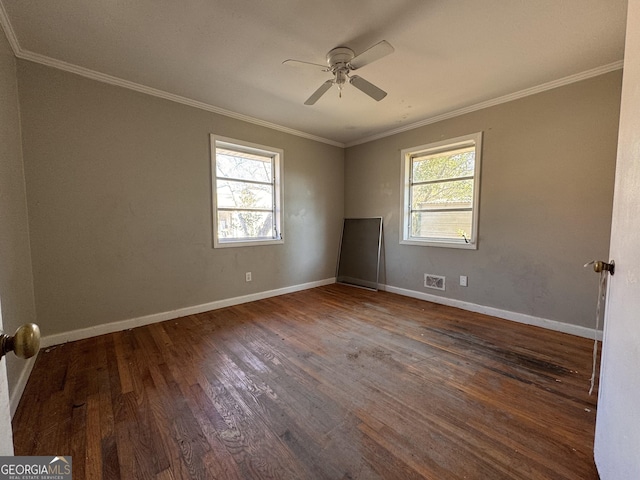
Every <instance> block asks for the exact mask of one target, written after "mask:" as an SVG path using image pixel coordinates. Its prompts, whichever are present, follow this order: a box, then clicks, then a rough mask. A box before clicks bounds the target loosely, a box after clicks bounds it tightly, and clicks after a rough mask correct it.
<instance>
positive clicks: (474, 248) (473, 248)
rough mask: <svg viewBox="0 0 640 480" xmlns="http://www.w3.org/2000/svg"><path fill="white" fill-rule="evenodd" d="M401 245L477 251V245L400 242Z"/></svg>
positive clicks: (427, 241) (440, 242)
mask: <svg viewBox="0 0 640 480" xmlns="http://www.w3.org/2000/svg"><path fill="white" fill-rule="evenodd" d="M400 245H417V246H419V247H441V248H460V249H463V250H477V249H478V244H477V243H475V242H474V243H465V242H447V241H437V240H400Z"/></svg>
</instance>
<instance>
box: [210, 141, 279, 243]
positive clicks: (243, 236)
mask: <svg viewBox="0 0 640 480" xmlns="http://www.w3.org/2000/svg"><path fill="white" fill-rule="evenodd" d="M211 138H212V142H211V143H212V144H211V150H212V157H213V158H212V172H213V187H214V195H213V204H214V246H215V247H224V246H239V245H253V244H255V243H263V244H264V243H282V218H281V204H282V201H281V188H280V177H281V167H282V150H280V149H275V148H271V147H264V146H261V145H253V144H249V143H246V142H240V141H238V140H232V139H225V138H223V137H218V136H215V135H212V136H211Z"/></svg>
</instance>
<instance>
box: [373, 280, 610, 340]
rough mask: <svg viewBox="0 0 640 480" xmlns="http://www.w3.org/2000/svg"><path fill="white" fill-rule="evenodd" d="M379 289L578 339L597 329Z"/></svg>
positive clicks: (591, 335) (599, 334)
mask: <svg viewBox="0 0 640 480" xmlns="http://www.w3.org/2000/svg"><path fill="white" fill-rule="evenodd" d="M378 288H379V289H380V290H384V291H387V292H391V293H397V294H398V295H404V296H405V297H412V298H417V299H420V300H426V301H428V302H433V303H439V304H441V305H448V306H450V307H456V308H461V309H462V310H468V311H470V312H476V313H482V314H485V315H491V316H493V317H498V318H503V319H505V320H511V321H514V322H518V323H525V324H527V325H534V326H536V327H542V328H547V329H549V330H555V331H557V332H562V333H569V334H571V335H577V336H578V337H584V338H594V334H595V329H593V328H587V327H581V326H579V325H572V324H570V323H563V322H558V321H556V320H549V319H547V318H540V317H534V316H533V315H527V314H524V313H518V312H511V311H509V310H502V309H500V308H495V307H486V306H484V305H478V304H476V303H471V302H465V301H462V300H456V299H454V298H447V297H441V296H439V295H433V294H430V293H424V292H418V291H415V290H407V289H405V288H398V287H393V286H391V285H380V286H379V287H378ZM597 338H598V340H600V341H602V330H598V332H597Z"/></svg>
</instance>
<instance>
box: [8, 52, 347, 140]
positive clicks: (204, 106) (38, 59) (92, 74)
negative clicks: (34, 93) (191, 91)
mask: <svg viewBox="0 0 640 480" xmlns="http://www.w3.org/2000/svg"><path fill="white" fill-rule="evenodd" d="M16 57H18V58H20V59H22V60H28V61H30V62H34V63H39V64H41V65H46V66H48V67H53V68H57V69H59V70H64V71H66V72H70V73H75V74H76V75H80V76H82V77H86V78H90V79H92V80H96V81H98V82H103V83H108V84H109V85H115V86H117V87H123V88H128V89H129V90H133V91H136V92H140V93H145V94H147V95H151V96H154V97H158V98H163V99H165V100H170V101H172V102H176V103H181V104H183V105H187V106H190V107H194V108H198V109H201V110H206V111H208V112H213V113H216V114H218V115H224V116H225V117H230V118H234V119H236V120H241V121H243V122H247V123H252V124H254V125H259V126H261V127H266V128H270V129H272V130H278V131H280V132H284V133H288V134H291V135H295V136H298V137H303V138H307V139H309V140H314V141H316V142H321V143H327V144H329V145H333V146H335V147H341V148H344V146H345V144H344V143H341V142H336V141H334V140H330V139H328V138H323V137H318V136H316V135H312V134H310V133H306V132H302V131H300V130H295V129H293V128H288V127H284V126H282V125H278V124H276V123H271V122H267V121H266V120H260V119H259V118H255V117H251V116H249V115H244V114H242V113H237V112H232V111H231V110H226V109H224V108H220V107H216V106H215V105H211V104H208V103H205V102H200V101H198V100H193V99H191V98H187V97H183V96H181V95H176V94H173V93H169V92H165V91H164V90H159V89H157V88H153V87H148V86H146V85H142V84H140V83H136V82H131V81H129V80H125V79H123V78H119V77H114V76H112V75H107V74H106V73H101V72H97V71H95V70H91V69H88V68H84V67H79V66H77V65H73V64H71V63H67V62H64V61H62V60H57V59H55V58H51V57H47V56H46V55H40V54H38V53H34V52H30V51H26V50H20V52H19V53H17V54H16Z"/></svg>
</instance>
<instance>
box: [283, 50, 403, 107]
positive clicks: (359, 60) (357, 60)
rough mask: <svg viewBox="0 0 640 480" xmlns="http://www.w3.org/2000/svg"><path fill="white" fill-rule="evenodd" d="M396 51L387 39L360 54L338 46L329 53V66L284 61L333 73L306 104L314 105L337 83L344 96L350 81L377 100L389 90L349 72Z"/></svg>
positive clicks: (339, 93) (340, 95)
mask: <svg viewBox="0 0 640 480" xmlns="http://www.w3.org/2000/svg"><path fill="white" fill-rule="evenodd" d="M393 52H394V48H393V47H392V46H391V44H390V43H389V42H387V41H386V40H382V41H381V42H378V43H376V44H375V45H374V46H372V47H370V48H369V49H367V50H365V51H364V52H362V53H361V54H360V55H355V53H354V51H353V50H351V49H350V48H348V47H336V48H334V49H332V50H330V51H329V53H327V56H326V60H327V65H328V68H325V67H324V66H321V65H319V64H316V63H311V62H305V61H302V60H293V59H289V60H285V61H284V62H282V63H301V64H305V65H313V66H318V67H322V71H324V72H331V73H332V74H333V79H332V80H327V81H326V82H324V83H323V84H322V85H320V87H319V88H318V89H317V90H316V91H315V92H313V93H312V94H311V96H310V97H309V98H308V99H307V100H306V101H305V102H304V104H305V105H313V104H315V103H316V102H317V101H318V99H320V97H321V96H322V95H324V94H325V93H326V92H327V90H329V88H331V85H333V84H335V85H336V86H337V87H338V96H339V97H340V98H342V89H343V87H344V84H345V83H347V80H349V83H350V84H351V85H353V86H354V87H356V88H357V89H358V90H360V91H361V92H363V93H365V94H367V95H368V96H369V97H371V98H373V99H374V100H376V101H377V102H379V101H380V100H382V99H383V98H384V97H386V96H387V92H385V91H384V90H382V89H380V88H378V87H376V86H375V85H374V84H372V83H370V82H368V81H367V80H365V79H363V78H362V77H359V76H357V75H356V76H354V77H350V76H349V72H351V71H352V70H356V69H358V68H361V67H364V66H365V65H368V64H370V63H372V62H374V61H376V60H379V59H380V58H382V57H385V56H387V55H389V54H390V53H393Z"/></svg>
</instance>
